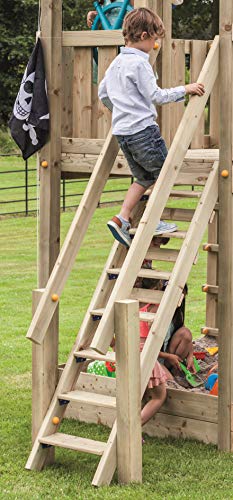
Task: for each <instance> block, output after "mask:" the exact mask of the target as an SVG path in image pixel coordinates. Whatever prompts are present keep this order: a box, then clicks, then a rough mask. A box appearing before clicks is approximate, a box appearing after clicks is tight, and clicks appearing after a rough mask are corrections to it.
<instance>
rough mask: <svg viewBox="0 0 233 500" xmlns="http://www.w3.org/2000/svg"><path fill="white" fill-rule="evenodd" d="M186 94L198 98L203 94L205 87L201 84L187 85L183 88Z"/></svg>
mask: <svg viewBox="0 0 233 500" xmlns="http://www.w3.org/2000/svg"><path fill="white" fill-rule="evenodd" d="M184 88H185V92H186V94H194V95H199V96H200V97H201V96H203V95H204V93H205V87H204V85H203V83H189V84H188V85H185V86H184Z"/></svg>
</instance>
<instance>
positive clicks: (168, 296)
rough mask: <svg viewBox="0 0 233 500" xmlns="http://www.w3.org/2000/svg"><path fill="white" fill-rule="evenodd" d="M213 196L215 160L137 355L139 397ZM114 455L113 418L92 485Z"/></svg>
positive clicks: (99, 481)
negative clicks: (156, 310)
mask: <svg viewBox="0 0 233 500" xmlns="http://www.w3.org/2000/svg"><path fill="white" fill-rule="evenodd" d="M217 198H218V162H215V164H214V167H213V170H212V172H211V173H210V175H209V178H208V180H207V183H206V186H205V188H204V190H203V194H202V197H201V199H200V202H199V204H198V206H197V208H196V211H195V214H194V217H193V220H192V222H191V224H190V227H189V229H188V232H187V235H186V238H185V240H184V242H183V245H182V247H181V250H180V254H179V256H178V258H177V262H176V264H175V266H174V268H173V271H172V275H171V278H170V282H169V284H168V286H167V287H166V290H165V292H164V295H163V298H162V301H161V303H160V306H159V308H158V312H157V315H156V316H155V320H154V322H153V323H152V325H151V328H150V331H149V334H148V337H147V339H146V342H145V345H144V348H143V351H142V354H141V397H143V394H144V392H145V389H146V386H147V383H148V380H149V378H150V375H151V371H152V369H153V367H154V364H155V362H156V360H157V358H158V354H159V352H160V350H161V346H162V344H163V342H164V339H165V336H166V332H167V329H168V327H169V324H170V322H171V320H172V316H173V314H174V312H175V309H176V307H177V304H178V302H179V299H180V296H181V295H182V292H183V288H184V285H185V283H186V281H187V279H188V275H189V273H190V271H191V268H192V264H193V259H194V257H195V255H196V253H197V250H198V248H199V245H200V244H201V240H202V237H203V235H204V231H205V229H206V227H207V225H208V220H209V218H210V216H211V213H212V212H213V209H214V206H215V203H216V201H217ZM155 332H156V335H155ZM108 457H110V462H109V468H108V464H107V459H108ZM114 457H115V460H116V421H115V423H114V426H113V428H112V432H111V442H110V443H108V447H107V448H106V450H105V451H104V453H103V455H102V457H101V459H100V462H99V465H98V467H97V470H96V473H95V476H94V479H93V482H92V484H93V485H94V486H101V485H103V484H109V483H110V482H111V479H112V476H113V474H114V471H115V468H116V461H115V466H114ZM110 472H111V473H112V476H111V475H110ZM106 474H107V476H106Z"/></svg>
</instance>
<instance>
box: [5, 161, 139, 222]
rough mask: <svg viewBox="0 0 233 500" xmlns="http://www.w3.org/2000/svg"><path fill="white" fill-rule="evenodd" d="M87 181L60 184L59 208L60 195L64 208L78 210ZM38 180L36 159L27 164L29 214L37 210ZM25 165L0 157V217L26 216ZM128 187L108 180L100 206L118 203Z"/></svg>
mask: <svg viewBox="0 0 233 500" xmlns="http://www.w3.org/2000/svg"><path fill="white" fill-rule="evenodd" d="M87 182H88V181H87V180H82V179H79V180H75V179H74V180H72V179H71V180H66V181H65V183H64V181H61V207H62V208H63V192H65V197H66V199H65V207H66V209H69V207H77V205H78V204H79V203H80V200H81V197H82V194H83V192H84V190H85V187H86V185H87ZM38 183H39V181H38V180H37V174H36V158H35V157H31V158H30V159H29V160H28V198H29V201H28V211H29V212H33V211H36V210H37V184H38ZM25 184H26V180H25V162H24V161H23V159H22V158H21V157H19V156H10V157H8V156H0V217H1V215H4V214H8V213H11V214H14V213H15V212H22V213H23V214H24V213H25V210H26V203H25V198H26V188H25ZM129 185H130V179H127V178H126V179H110V180H109V181H108V182H107V183H106V186H105V189H104V192H103V194H102V196H101V200H100V202H101V203H109V202H110V201H113V200H114V201H115V200H116V201H117V202H120V201H122V200H123V198H124V194H125V191H126V190H127V189H128V187H129ZM63 190H64V191H63Z"/></svg>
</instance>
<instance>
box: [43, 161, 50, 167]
mask: <svg viewBox="0 0 233 500" xmlns="http://www.w3.org/2000/svg"><path fill="white" fill-rule="evenodd" d="M41 166H42V167H43V168H47V167H48V166H49V164H48V162H47V161H46V160H43V161H42V162H41Z"/></svg>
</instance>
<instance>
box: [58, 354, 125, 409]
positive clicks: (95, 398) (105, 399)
mask: <svg viewBox="0 0 233 500" xmlns="http://www.w3.org/2000/svg"><path fill="white" fill-rule="evenodd" d="M114 354H115V353H114ZM58 399H60V400H63V401H75V402H76V403H81V404H89V405H93V406H102V407H104V408H116V398H114V397H113V396H106V395H105V394H96V393H95V392H87V391H78V390H77V391H71V392H66V393H62V394H59V395H58Z"/></svg>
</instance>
